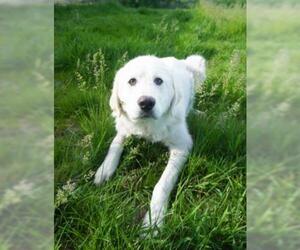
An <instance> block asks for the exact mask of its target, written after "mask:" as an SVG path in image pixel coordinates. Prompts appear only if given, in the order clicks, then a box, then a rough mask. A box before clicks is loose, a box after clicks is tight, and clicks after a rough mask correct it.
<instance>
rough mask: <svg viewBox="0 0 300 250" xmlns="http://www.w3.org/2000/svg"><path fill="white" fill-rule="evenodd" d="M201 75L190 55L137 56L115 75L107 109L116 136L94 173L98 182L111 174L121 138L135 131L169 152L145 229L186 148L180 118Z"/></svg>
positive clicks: (161, 211) (156, 215) (154, 219)
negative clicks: (160, 144)
mask: <svg viewBox="0 0 300 250" xmlns="http://www.w3.org/2000/svg"><path fill="white" fill-rule="evenodd" d="M204 79H205V59H204V58H203V57H201V56H199V55H192V56H189V57H187V58H186V59H183V60H179V59H176V58H174V57H165V58H158V57H156V56H150V55H147V56H139V57H136V58H134V59H132V60H130V61H129V62H128V63H127V64H125V66H123V67H122V68H121V69H120V70H119V71H118V72H117V74H116V76H115V79H114V83H113V89H112V94H111V97H110V107H111V109H112V115H113V117H114V118H115V124H116V130H117V134H116V136H115V138H114V139H113V141H112V143H111V145H110V148H109V151H108V153H107V155H106V157H105V159H104V161H103V163H102V165H101V166H100V167H99V169H98V170H97V172H96V175H95V181H94V182H95V183H96V184H98V185H100V184H102V183H103V182H104V181H107V180H108V179H109V178H110V177H111V176H112V175H113V173H114V172H115V170H116V168H117V166H118V164H119V160H120V157H121V154H122V151H123V143H124V140H125V138H126V137H128V136H130V135H136V136H139V137H143V138H146V139H148V140H150V141H152V142H158V141H160V142H162V143H163V144H165V145H166V146H167V147H168V148H169V150H170V158H169V160H168V164H167V166H166V168H165V170H164V172H163V174H162V176H161V177H160V179H159V181H158V182H157V184H156V185H155V187H154V190H153V194H152V198H151V203H150V210H149V211H148V212H147V213H146V215H145V217H144V221H143V226H144V227H145V228H156V229H157V227H160V226H161V225H162V223H163V219H164V215H165V212H166V209H167V205H168V198H169V195H170V193H171V191H172V189H173V188H174V186H175V184H176V181H177V178H178V175H179V173H180V171H181V169H182V168H183V165H184V163H185V161H186V159H187V157H188V154H189V151H190V150H191V148H192V144H193V142H192V138H191V135H190V134H189V131H188V127H187V122H186V117H187V115H188V113H189V111H190V110H191V108H192V104H193V98H194V92H195V87H196V85H198V84H200V83H201V82H203V81H204Z"/></svg>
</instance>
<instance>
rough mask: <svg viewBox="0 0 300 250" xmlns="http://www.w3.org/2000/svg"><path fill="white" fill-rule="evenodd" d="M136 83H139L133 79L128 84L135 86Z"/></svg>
mask: <svg viewBox="0 0 300 250" xmlns="http://www.w3.org/2000/svg"><path fill="white" fill-rule="evenodd" d="M136 82H137V81H136V79H135V78H131V79H130V80H129V81H128V83H129V84H130V85H131V86H133V85H135V84H136Z"/></svg>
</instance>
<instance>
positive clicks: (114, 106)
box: [109, 71, 122, 117]
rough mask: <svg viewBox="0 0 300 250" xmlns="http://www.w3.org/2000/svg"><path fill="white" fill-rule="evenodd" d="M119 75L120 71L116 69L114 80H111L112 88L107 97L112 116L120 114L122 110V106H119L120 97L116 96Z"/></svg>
mask: <svg viewBox="0 0 300 250" xmlns="http://www.w3.org/2000/svg"><path fill="white" fill-rule="evenodd" d="M119 75H120V73H119V71H118V72H117V74H116V76H115V79H114V82H113V88H112V92H111V96H110V99H109V105H110V108H111V110H112V114H113V116H114V117H118V116H120V115H121V112H122V107H121V103H120V99H119V96H118V89H119V81H120V79H119V78H120V76H119Z"/></svg>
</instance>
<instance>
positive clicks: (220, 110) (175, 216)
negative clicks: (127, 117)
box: [55, 2, 246, 249]
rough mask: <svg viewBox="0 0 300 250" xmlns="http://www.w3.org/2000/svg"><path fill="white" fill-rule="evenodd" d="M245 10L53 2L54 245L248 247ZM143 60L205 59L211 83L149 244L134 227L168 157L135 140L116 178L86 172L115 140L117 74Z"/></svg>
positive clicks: (199, 99)
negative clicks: (96, 179) (100, 181)
mask: <svg viewBox="0 0 300 250" xmlns="http://www.w3.org/2000/svg"><path fill="white" fill-rule="evenodd" d="M245 47H246V11H245V8H241V7H231V8H227V7H224V6H221V5H214V4H210V3H207V2H203V3H202V2H201V4H200V5H198V6H195V7H194V8H192V9H148V8H137V9H134V8H125V7H122V6H120V5H117V4H94V5H67V6H55V190H56V191H55V207H56V208H55V239H56V248H57V249H205V248H206V249H244V248H245V244H246V191H245V190H246V163H245V162H246V156H245V154H246V149H245V148H246V146H245V144H246V139H245V138H246V122H245V116H246V115H245V113H246V96H245V95H246V94H245V85H246V48H245ZM143 54H154V55H157V56H175V57H178V58H184V57H186V56H188V55H191V54H201V55H203V56H204V57H205V58H206V59H207V61H208V64H207V79H206V81H205V83H204V84H203V86H202V88H201V89H200V90H198V91H197V93H196V100H195V108H196V109H198V110H201V111H203V112H204V115H201V116H197V115H193V114H191V115H190V116H189V118H188V120H189V121H188V123H189V128H190V132H191V134H192V137H193V141H194V147H193V151H192V153H191V155H190V157H189V159H188V161H187V163H186V166H185V169H184V170H183V172H182V174H181V176H180V178H179V181H178V184H177V187H176V189H175V190H174V192H173V193H172V196H171V199H170V205H169V208H168V215H167V217H166V221H165V225H164V227H163V228H162V230H161V233H160V234H159V236H157V237H156V238H149V239H142V238H141V237H140V231H139V230H140V226H141V219H142V217H143V214H144V213H145V212H146V210H147V208H148V206H149V203H150V198H151V193H152V190H153V188H154V185H155V183H156V182H157V181H158V179H159V177H160V175H161V174H162V171H163V169H164V167H165V165H166V162H167V159H168V151H167V148H165V147H164V146H163V145H161V144H151V143H149V142H147V141H144V140H140V139H137V138H130V139H129V140H128V141H127V142H126V145H125V150H124V153H123V156H122V159H121V164H120V166H119V167H118V169H117V171H116V174H115V175H114V176H113V178H112V179H111V180H110V181H109V182H107V183H106V184H104V185H103V186H101V187H96V186H95V185H94V184H93V182H92V180H93V173H94V171H95V170H96V169H97V168H98V166H99V165H100V163H101V162H102V161H103V159H104V157H105V154H106V152H107V150H108V147H109V145H110V142H111V140H112V139H113V136H114V134H115V130H114V123H113V119H112V117H111V111H110V109H109V105H108V99H109V96H110V91H111V87H112V80H113V77H114V74H115V72H116V70H117V69H118V68H119V67H120V66H121V65H123V64H124V63H125V62H126V61H128V60H129V59H131V58H133V57H135V56H137V55H143Z"/></svg>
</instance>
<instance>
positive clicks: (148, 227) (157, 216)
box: [142, 208, 164, 236]
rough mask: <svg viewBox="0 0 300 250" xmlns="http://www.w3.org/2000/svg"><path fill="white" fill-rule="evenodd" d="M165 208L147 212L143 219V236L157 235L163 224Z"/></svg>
mask: <svg viewBox="0 0 300 250" xmlns="http://www.w3.org/2000/svg"><path fill="white" fill-rule="evenodd" d="M163 219H164V208H161V209H154V210H152V211H151V213H150V211H149V212H147V213H146V215H145V217H144V220H143V226H142V228H143V231H144V232H143V236H149V235H152V236H156V235H157V234H158V233H159V228H160V227H161V226H162V224H163Z"/></svg>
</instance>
